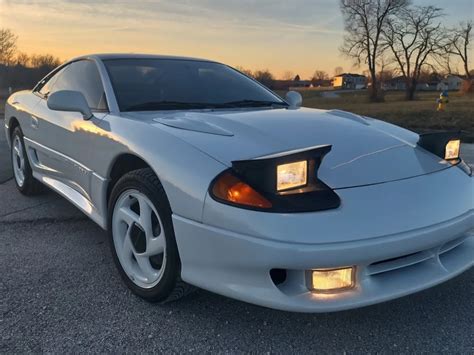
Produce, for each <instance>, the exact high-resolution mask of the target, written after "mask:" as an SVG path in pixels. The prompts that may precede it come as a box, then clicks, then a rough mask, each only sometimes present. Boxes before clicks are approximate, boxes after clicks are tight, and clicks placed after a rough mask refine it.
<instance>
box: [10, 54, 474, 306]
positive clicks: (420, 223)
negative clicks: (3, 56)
mask: <svg viewBox="0 0 474 355" xmlns="http://www.w3.org/2000/svg"><path fill="white" fill-rule="evenodd" d="M5 133H6V136H7V140H8V142H9V145H10V147H11V161H12V166H13V171H14V180H15V183H16V186H17V188H18V190H19V191H20V192H21V193H23V194H25V195H34V194H36V193H38V192H40V191H41V190H42V187H43V186H44V185H46V186H47V187H49V188H51V189H53V190H55V191H56V192H58V193H59V194H61V195H62V196H64V197H65V198H66V199H68V200H69V201H71V202H72V203H73V204H74V205H76V206H77V207H78V208H79V209H80V210H81V211H83V212H84V213H85V214H86V215H87V216H89V217H90V218H91V219H92V220H93V221H95V222H96V223H97V224H99V225H100V226H101V227H102V228H103V229H105V230H107V231H108V233H109V235H110V245H111V249H112V255H113V258H114V260H115V264H116V266H117V268H118V271H119V273H120V274H121V276H122V278H123V280H124V282H125V284H126V285H127V286H128V287H129V288H130V289H131V290H132V291H133V292H134V293H135V294H137V295H139V296H141V297H143V298H144V299H146V300H149V301H153V302H165V301H169V300H175V299H178V298H179V297H181V296H183V295H186V294H187V293H189V292H190V291H191V290H192V289H193V286H194V287H199V288H203V289H206V290H210V291H212V292H215V293H218V294H221V295H225V296H228V297H232V298H235V299H238V300H242V301H246V302H250V303H254V304H258V305H262V306H266V307H272V308H276V309H282V310H288V311H297V312H328V311H337V310H343V309H349V308H356V307H361V306H365V305H369V304H374V303H378V302H383V301H386V300H390V299H394V298H397V297H401V296H404V295H408V294H411V293H414V292H417V291H420V290H423V289H426V288H429V287H431V286H434V285H436V284H439V283H442V282H444V281H446V280H448V279H451V278H453V277H455V276H456V275H458V274H460V273H462V272H464V271H466V270H467V269H469V268H471V267H472V266H473V264H474V201H473V200H474V197H473V194H474V190H473V189H474V179H473V178H472V172H471V168H470V167H469V166H468V165H467V164H465V163H464V162H463V161H462V159H461V158H460V156H459V150H460V135H459V133H458V132H436V133H429V134H421V135H420V134H416V133H414V132H411V131H408V130H405V129H402V128H400V127H397V126H394V125H391V124H389V123H386V122H382V121H379V120H376V119H373V118H369V117H364V116H360V115H356V114H352V113H349V112H345V111H340V110H319V109H309V108H303V107H302V98H301V95H300V94H299V93H297V92H289V93H288V94H287V95H286V96H285V98H281V97H280V96H278V95H277V94H275V93H273V92H272V91H270V90H269V89H267V88H266V87H264V86H262V85H261V84H260V83H258V82H256V81H255V80H253V79H252V78H250V77H247V76H246V75H244V74H242V73H240V72H239V71H237V70H235V69H233V68H231V67H229V66H227V65H224V64H220V63H217V62H214V61H209V60H202V59H193V58H183V57H169V56H154V55H134V54H133V55H132V54H128V55H124V54H103V55H91V56H84V57H80V58H76V59H73V60H71V61H69V62H67V63H66V64H64V65H62V66H60V67H58V68H57V69H55V70H54V71H53V72H51V73H50V74H49V75H47V76H46V77H45V78H44V79H43V80H41V82H39V83H38V84H37V85H36V87H34V89H33V90H30V91H21V92H17V93H14V94H13V95H11V96H10V98H9V99H8V101H7V104H6V111H5ZM447 302H449V300H448V301H447Z"/></svg>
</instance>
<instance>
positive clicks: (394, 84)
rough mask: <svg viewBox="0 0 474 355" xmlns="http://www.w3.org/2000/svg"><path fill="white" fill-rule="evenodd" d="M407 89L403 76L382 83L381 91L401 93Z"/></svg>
mask: <svg viewBox="0 0 474 355" xmlns="http://www.w3.org/2000/svg"><path fill="white" fill-rule="evenodd" d="M406 87H407V83H406V78H405V77H404V76H397V77H395V78H392V79H390V80H387V81H385V82H384V83H382V90H387V91H390V90H400V91H403V90H405V89H406Z"/></svg>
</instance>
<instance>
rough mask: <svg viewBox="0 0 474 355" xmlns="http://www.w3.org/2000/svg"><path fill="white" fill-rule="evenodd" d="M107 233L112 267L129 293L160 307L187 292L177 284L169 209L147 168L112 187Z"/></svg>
mask: <svg viewBox="0 0 474 355" xmlns="http://www.w3.org/2000/svg"><path fill="white" fill-rule="evenodd" d="M109 231H110V232H109V233H110V244H111V248H112V254H113V256H114V260H115V264H116V266H117V268H118V270H119V272H120V274H121V276H122V278H123V280H124V281H125V283H126V284H127V286H128V287H129V288H130V289H131V290H132V291H133V292H134V293H135V294H137V295H139V296H140V297H142V298H144V299H146V300H147V301H151V302H164V301H172V300H175V299H178V298H181V297H182V296H184V295H186V294H187V293H189V292H190V291H191V290H192V287H191V286H190V285H187V284H186V283H184V282H183V281H181V278H180V260H179V255H178V248H177V245H176V240H175V237H174V230H173V225H172V220H171V208H170V205H169V202H168V199H167V197H166V194H165V192H164V190H163V187H162V185H161V183H160V182H159V180H158V178H157V177H156V175H155V174H154V173H153V171H152V170H151V169H148V168H147V169H140V170H136V171H132V172H130V173H128V174H126V175H125V176H123V177H122V178H121V179H120V180H119V181H118V182H117V184H116V185H115V186H114V188H113V190H112V194H111V199H110V205H109Z"/></svg>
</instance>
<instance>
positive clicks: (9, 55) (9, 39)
mask: <svg viewBox="0 0 474 355" xmlns="http://www.w3.org/2000/svg"><path fill="white" fill-rule="evenodd" d="M17 39H18V37H17V36H16V35H15V34H14V33H13V32H12V31H11V30H9V29H8V28H0V64H3V65H7V66H8V65H10V64H12V61H13V58H14V57H15V52H16V41H17Z"/></svg>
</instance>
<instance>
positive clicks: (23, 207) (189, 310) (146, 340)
mask: <svg viewBox="0 0 474 355" xmlns="http://www.w3.org/2000/svg"><path fill="white" fill-rule="evenodd" d="M0 127H2V128H3V120H0ZM463 150H464V153H465V157H466V159H467V160H470V162H471V163H473V162H474V146H473V145H469V146H464V147H463ZM0 243H1V248H0V254H1V258H0V299H1V304H0V312H1V315H2V316H1V319H0V337H1V341H0V352H1V353H14V352H15V353H16V352H25V351H34V352H54V353H63V352H85V351H88V352H157V351H163V352H200V353H201V352H231V353H233V352H275V353H288V352H290V353H308V352H314V353H315V352H318V353H321V352H331V353H333V352H337V353H343V352H344V353H345V352H348V353H354V352H356V353H357V352H364V353H367V352H370V353H375V352H397V353H398V352H402V353H413V352H427V353H439V352H449V353H473V352H474V328H473V321H472V316H473V314H474V302H473V297H474V269H471V270H469V271H468V272H466V273H464V274H462V275H461V276H459V277H457V278H455V279H453V280H451V281H449V282H447V283H445V284H443V285H440V286H437V287H434V288H432V289H430V290H427V291H424V292H421V293H418V294H415V295H412V296H408V297H405V298H402V299H399V300H395V301H391V302H387V303H383V304H379V305H375V306H371V307H366V308H362V309H358V310H352V311H345V312H339V313H331V314H295V313H287V312H280V311H275V310H270V309H266V308H262V307H257V306H253V305H249V304H245V303H242V302H238V301H234V300H231V299H228V298H225V297H221V296H218V295H215V294H212V293H209V292H206V291H201V290H199V291H197V292H196V293H194V294H193V295H191V296H189V297H188V298H186V299H184V300H182V301H180V302H177V303H171V304H167V305H164V306H163V305H156V304H149V303H147V302H144V301H142V300H141V299H139V298H137V297H135V296H133V295H132V294H131V293H130V292H129V291H128V289H127V288H126V287H125V286H124V285H123V284H122V282H121V280H120V279H119V275H118V273H117V271H116V270H115V267H114V265H113V262H112V257H111V254H110V252H109V249H108V243H107V235H106V233H105V232H103V231H102V230H101V229H100V228H99V227H98V226H96V225H95V224H94V223H93V222H91V221H90V220H88V219H87V218H86V217H85V216H84V215H83V214H82V213H81V212H79V211H78V210H77V209H76V208H75V207H73V206H72V205H71V204H69V203H68V202H66V201H65V200H64V199H62V198H61V197H59V196H58V195H56V194H55V193H54V192H46V193H45V194H43V195H42V196H39V197H35V198H26V197H23V196H22V195H20V194H19V193H18V192H17V191H16V189H15V186H14V182H13V180H12V179H11V169H10V160H9V152H8V150H7V147H6V144H5V138H4V136H3V130H2V131H1V132H0Z"/></svg>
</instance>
